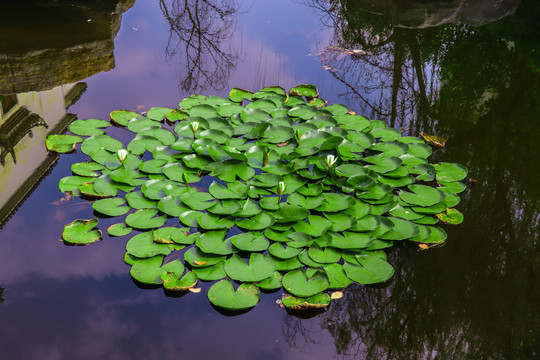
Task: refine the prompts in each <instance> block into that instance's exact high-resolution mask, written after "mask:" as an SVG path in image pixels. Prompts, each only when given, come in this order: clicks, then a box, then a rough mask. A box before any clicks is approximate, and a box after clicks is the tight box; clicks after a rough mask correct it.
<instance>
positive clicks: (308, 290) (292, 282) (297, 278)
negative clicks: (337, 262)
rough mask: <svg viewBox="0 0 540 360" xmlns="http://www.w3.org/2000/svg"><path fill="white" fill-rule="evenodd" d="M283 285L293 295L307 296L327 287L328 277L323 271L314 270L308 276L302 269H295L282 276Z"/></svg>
mask: <svg viewBox="0 0 540 360" xmlns="http://www.w3.org/2000/svg"><path fill="white" fill-rule="evenodd" d="M282 283H283V287H284V288H285V289H286V290H287V291H288V292H290V293H291V294H293V295H294V296H297V297H301V298H307V297H310V296H313V295H315V294H318V293H320V292H322V291H324V290H326V289H327V288H328V285H329V284H330V283H329V282H328V277H327V276H326V273H324V272H323V271H320V270H318V271H316V272H315V273H314V274H313V275H312V276H310V277H308V276H307V275H306V273H305V272H304V270H302V269H297V270H293V271H290V272H288V273H287V274H285V275H284V276H283V280H282Z"/></svg>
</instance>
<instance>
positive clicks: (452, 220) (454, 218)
mask: <svg viewBox="0 0 540 360" xmlns="http://www.w3.org/2000/svg"><path fill="white" fill-rule="evenodd" d="M435 216H436V217H437V218H439V220H441V221H442V222H443V223H445V224H452V225H458V224H461V223H462V222H463V214H462V213H461V212H460V211H459V210H456V209H447V210H446V213H439V214H435Z"/></svg>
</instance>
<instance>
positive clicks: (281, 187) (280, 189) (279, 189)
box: [277, 181, 285, 195]
mask: <svg viewBox="0 0 540 360" xmlns="http://www.w3.org/2000/svg"><path fill="white" fill-rule="evenodd" d="M284 191H285V183H284V182H283V181H280V182H279V183H278V186H277V193H278V195H281V194H283V192H284Z"/></svg>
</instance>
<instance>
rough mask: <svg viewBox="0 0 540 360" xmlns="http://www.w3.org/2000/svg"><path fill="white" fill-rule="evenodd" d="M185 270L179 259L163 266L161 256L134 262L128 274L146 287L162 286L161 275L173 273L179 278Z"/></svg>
mask: <svg viewBox="0 0 540 360" xmlns="http://www.w3.org/2000/svg"><path fill="white" fill-rule="evenodd" d="M184 270H185V267H184V264H183V263H182V262H181V261H180V259H178V260H175V261H172V262H170V263H167V264H163V256H154V257H151V258H147V259H139V260H136V261H135V262H134V264H133V266H132V267H131V270H130V271H129V273H130V274H131V276H132V277H133V278H134V279H135V280H137V281H138V282H140V283H143V284H148V285H161V284H163V279H162V277H161V276H162V275H163V274H167V273H173V274H174V275H175V276H178V277H180V276H181V275H182V274H183V272H184Z"/></svg>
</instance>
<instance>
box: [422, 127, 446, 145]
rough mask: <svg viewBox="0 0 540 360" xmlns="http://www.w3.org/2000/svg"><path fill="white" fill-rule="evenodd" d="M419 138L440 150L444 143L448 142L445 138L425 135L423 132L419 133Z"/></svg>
mask: <svg viewBox="0 0 540 360" xmlns="http://www.w3.org/2000/svg"><path fill="white" fill-rule="evenodd" d="M420 137H421V138H422V139H424V140H425V141H427V142H428V143H429V144H430V145H433V146H436V147H441V148H442V147H444V146H445V145H446V141H447V140H448V139H447V138H444V137H442V136H437V135H429V134H426V133H424V132H423V131H420Z"/></svg>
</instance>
